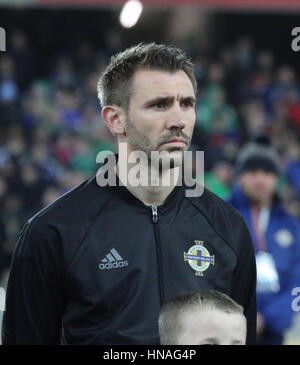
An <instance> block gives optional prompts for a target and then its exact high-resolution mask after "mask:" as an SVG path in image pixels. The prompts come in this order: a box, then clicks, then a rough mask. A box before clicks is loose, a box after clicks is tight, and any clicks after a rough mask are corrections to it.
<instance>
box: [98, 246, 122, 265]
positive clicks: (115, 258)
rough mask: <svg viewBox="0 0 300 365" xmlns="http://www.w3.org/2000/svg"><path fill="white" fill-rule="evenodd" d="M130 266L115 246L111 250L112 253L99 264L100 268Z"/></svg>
mask: <svg viewBox="0 0 300 365" xmlns="http://www.w3.org/2000/svg"><path fill="white" fill-rule="evenodd" d="M124 266H128V261H125V260H124V259H123V257H122V256H120V255H119V253H118V251H117V250H116V249H114V248H112V249H111V250H110V253H109V254H107V255H106V257H105V258H104V259H102V260H101V264H100V265H99V269H100V270H108V269H117V268H118V267H124Z"/></svg>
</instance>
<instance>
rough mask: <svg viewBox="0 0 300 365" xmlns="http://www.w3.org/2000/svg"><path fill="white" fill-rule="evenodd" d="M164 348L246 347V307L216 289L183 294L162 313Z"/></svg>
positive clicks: (171, 301) (160, 322)
mask: <svg viewBox="0 0 300 365" xmlns="http://www.w3.org/2000/svg"><path fill="white" fill-rule="evenodd" d="M159 335H160V343H161V345H245V343H246V335H247V321H246V318H245V316H244V313H243V307H242V306H241V305H239V304H237V303H236V302H235V301H234V300H232V299H231V298H230V297H229V296H228V295H226V294H223V293H220V292H218V291H215V290H202V291H192V292H187V293H183V294H180V295H178V296H176V297H175V298H173V299H171V300H170V301H169V302H167V303H166V304H165V305H164V306H163V307H162V309H161V311H160V316H159Z"/></svg>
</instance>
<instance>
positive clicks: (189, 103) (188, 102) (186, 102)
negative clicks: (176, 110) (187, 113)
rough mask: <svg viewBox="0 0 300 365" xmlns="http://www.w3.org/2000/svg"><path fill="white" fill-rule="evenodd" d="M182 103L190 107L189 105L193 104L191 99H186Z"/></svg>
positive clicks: (185, 106)
mask: <svg viewBox="0 0 300 365" xmlns="http://www.w3.org/2000/svg"><path fill="white" fill-rule="evenodd" d="M182 105H183V107H184V108H189V107H192V106H193V103H192V102H191V101H189V100H186V101H183V102H182Z"/></svg>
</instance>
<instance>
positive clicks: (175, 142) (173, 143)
mask: <svg viewBox="0 0 300 365" xmlns="http://www.w3.org/2000/svg"><path fill="white" fill-rule="evenodd" d="M162 144H163V145H168V146H170V147H179V148H182V147H185V146H186V144H187V143H186V141H185V140H184V139H183V138H180V137H173V138H171V139H169V140H168V141H166V142H164V143H162Z"/></svg>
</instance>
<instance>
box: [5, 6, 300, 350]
mask: <svg viewBox="0 0 300 365" xmlns="http://www.w3.org/2000/svg"><path fill="white" fill-rule="evenodd" d="M124 3H125V1H121V0H120V1H118V0H114V1H109V0H82V1H80V0H6V1H5V0H0V27H2V28H4V29H5V31H6V51H5V52H0V286H1V287H3V288H5V287H6V283H7V276H8V273H9V265H10V260H11V255H12V251H13V249H14V246H15V243H16V240H17V236H18V233H19V231H20V229H21V227H22V225H23V224H24V222H25V221H26V220H27V219H28V218H29V217H31V216H32V215H34V214H35V213H36V212H37V211H38V210H39V209H41V208H42V207H43V206H45V205H46V204H48V203H50V202H51V201H53V200H55V199H56V198H58V197H59V196H60V195H61V194H63V193H64V192H66V191H68V190H69V189H71V188H72V187H74V186H76V185H78V184H79V183H81V182H82V181H83V180H85V179H86V178H87V177H89V176H91V175H92V174H93V173H95V172H96V170H97V164H96V155H97V153H98V152H99V151H101V150H113V151H114V150H115V148H116V146H115V143H114V140H113V138H112V136H111V135H110V133H108V130H107V129H106V127H105V125H104V122H103V121H102V120H101V115H100V106H99V102H98V100H97V94H96V83H97V79H98V77H99V75H100V73H101V71H102V70H103V68H104V67H105V65H106V63H107V61H108V59H109V57H110V55H112V54H113V53H115V52H116V51H119V50H121V49H123V48H125V47H127V46H129V45H131V44H135V43H138V42H141V41H155V42H164V43H171V44H174V45H178V46H180V47H182V48H183V49H184V50H185V51H186V52H187V53H188V54H189V55H190V56H191V57H192V58H193V60H194V61H195V62H196V73H197V79H198V82H199V95H198V102H197V125H196V128H195V133H194V137H193V145H194V147H195V148H197V149H199V150H204V151H205V169H206V172H205V182H206V186H207V187H208V188H210V189H211V190H212V191H214V192H215V193H216V194H218V195H219V196H221V197H222V198H226V197H227V196H228V195H229V194H230V191H231V187H232V184H233V182H234V166H235V158H236V155H237V152H238V150H239V149H240V147H241V146H242V145H243V144H244V143H245V142H247V141H249V140H250V139H252V138H254V137H255V136H256V135H259V134H261V133H264V134H267V135H268V136H269V138H270V139H271V141H272V144H273V146H274V147H275V148H276V150H277V151H278V152H279V153H280V156H281V167H282V175H281V177H280V182H279V184H278V192H279V193H280V195H281V197H282V199H283V201H284V203H285V206H286V208H287V210H288V211H289V212H291V213H292V214H293V215H294V216H296V217H298V219H300V199H299V197H300V147H299V145H300V144H299V138H300V83H299V82H300V81H299V71H300V62H299V60H300V53H299V54H298V53H297V52H294V51H293V50H292V48H291V42H292V39H293V37H292V36H291V31H292V29H293V28H294V27H296V26H300V20H299V19H300V18H299V14H300V0H259V1H254V0H253V1H251V2H250V1H246V0H245V1H244V0H240V1H237V0H236V1H234V0H142V1H141V3H142V4H143V11H142V13H141V15H140V17H139V19H138V21H137V23H136V24H135V25H134V26H132V27H130V28H128V27H125V26H124V24H123V25H122V24H121V23H120V19H119V16H120V12H121V9H122V7H123V5H124ZM132 12H133V10H131V11H130V14H131V15H132ZM127 20H128V19H127ZM131 20H132V19H129V22H130V21H131ZM132 21H133V23H134V19H133V20H132ZM299 244H300V243H299ZM3 294H4V290H2V291H0V305H1V301H3ZM291 300H292V298H291ZM0 327H1V318H0ZM285 343H286V344H296V343H300V316H299V315H297V316H296V317H295V321H294V325H293V327H292V328H291V329H289V331H288V332H287V333H286V339H285Z"/></svg>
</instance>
